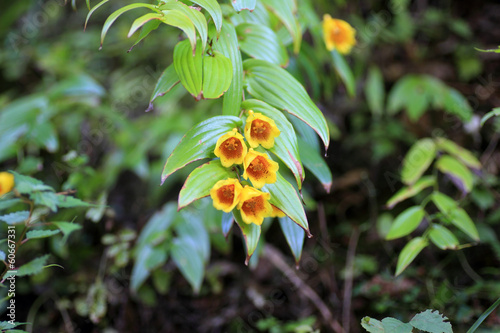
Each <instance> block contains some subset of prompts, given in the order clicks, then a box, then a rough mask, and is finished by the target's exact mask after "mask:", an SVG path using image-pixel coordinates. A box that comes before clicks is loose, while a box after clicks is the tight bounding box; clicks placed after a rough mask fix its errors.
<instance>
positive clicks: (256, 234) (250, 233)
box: [233, 209, 261, 265]
mask: <svg viewBox="0 0 500 333" xmlns="http://www.w3.org/2000/svg"><path fill="white" fill-rule="evenodd" d="M233 216H234V219H235V221H236V224H237V225H238V226H239V227H240V229H241V233H242V234H243V238H244V239H245V247H246V250H247V257H246V259H245V265H248V262H249V261H250V258H251V257H252V255H253V254H254V252H255V249H256V248H257V245H258V244H259V238H260V233H261V226H260V225H257V224H254V223H250V224H247V223H245V222H243V220H242V218H241V214H240V211H239V210H237V209H235V210H233Z"/></svg>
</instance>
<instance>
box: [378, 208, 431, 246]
mask: <svg viewBox="0 0 500 333" xmlns="http://www.w3.org/2000/svg"><path fill="white" fill-rule="evenodd" d="M424 215H425V211H424V209H423V208H422V207H420V206H413V207H410V208H408V209H406V210H405V211H403V212H402V213H401V214H399V215H398V216H397V217H396V218H395V219H394V223H393V224H392V226H391V229H390V230H389V233H388V234H387V236H386V237H385V239H387V240H391V239H396V238H400V237H403V236H406V235H409V234H410V233H412V232H413V231H414V230H415V229H417V227H418V226H419V224H420V222H422V219H423V218H424Z"/></svg>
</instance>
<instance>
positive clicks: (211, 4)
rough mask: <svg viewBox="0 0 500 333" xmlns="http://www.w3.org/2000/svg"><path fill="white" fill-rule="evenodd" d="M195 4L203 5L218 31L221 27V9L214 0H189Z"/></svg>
mask: <svg viewBox="0 0 500 333" xmlns="http://www.w3.org/2000/svg"><path fill="white" fill-rule="evenodd" d="M191 1H192V2H194V3H195V4H198V5H200V6H201V7H203V8H204V9H205V10H206V11H207V12H208V13H209V14H210V16H211V17H212V20H214V24H215V27H216V28H217V31H218V32H220V31H221V28H222V10H221V8H220V5H219V3H218V2H217V1H216V0H191Z"/></svg>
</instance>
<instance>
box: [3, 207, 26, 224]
mask: <svg viewBox="0 0 500 333" xmlns="http://www.w3.org/2000/svg"><path fill="white" fill-rule="evenodd" d="M29 217H30V212H29V211H27V210H23V211H19V212H15V213H10V214H6V215H2V216H0V221H4V222H5V223H7V224H9V225H13V224H17V223H22V222H25V221H26V220H27V219H28V218H29Z"/></svg>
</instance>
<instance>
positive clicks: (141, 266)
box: [130, 244, 168, 292]
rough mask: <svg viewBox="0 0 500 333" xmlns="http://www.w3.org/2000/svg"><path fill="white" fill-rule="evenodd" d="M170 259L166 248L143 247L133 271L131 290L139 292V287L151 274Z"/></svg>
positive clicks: (147, 245)
mask: <svg viewBox="0 0 500 333" xmlns="http://www.w3.org/2000/svg"><path fill="white" fill-rule="evenodd" d="M167 259H168V255H167V250H166V248H165V247H164V246H161V245H160V246H152V245H149V244H146V245H145V246H142V247H141V248H140V249H139V250H138V253H137V255H136V261H135V263H134V267H133V269H132V275H131V279H130V280H131V281H130V288H131V290H132V291H134V292H137V290H139V287H140V286H141V285H142V284H143V283H144V281H146V279H147V278H148V277H149V276H150V275H151V272H152V271H153V270H155V269H156V268H158V267H160V266H161V265H163V264H164V263H165V262H166V261H167Z"/></svg>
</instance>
